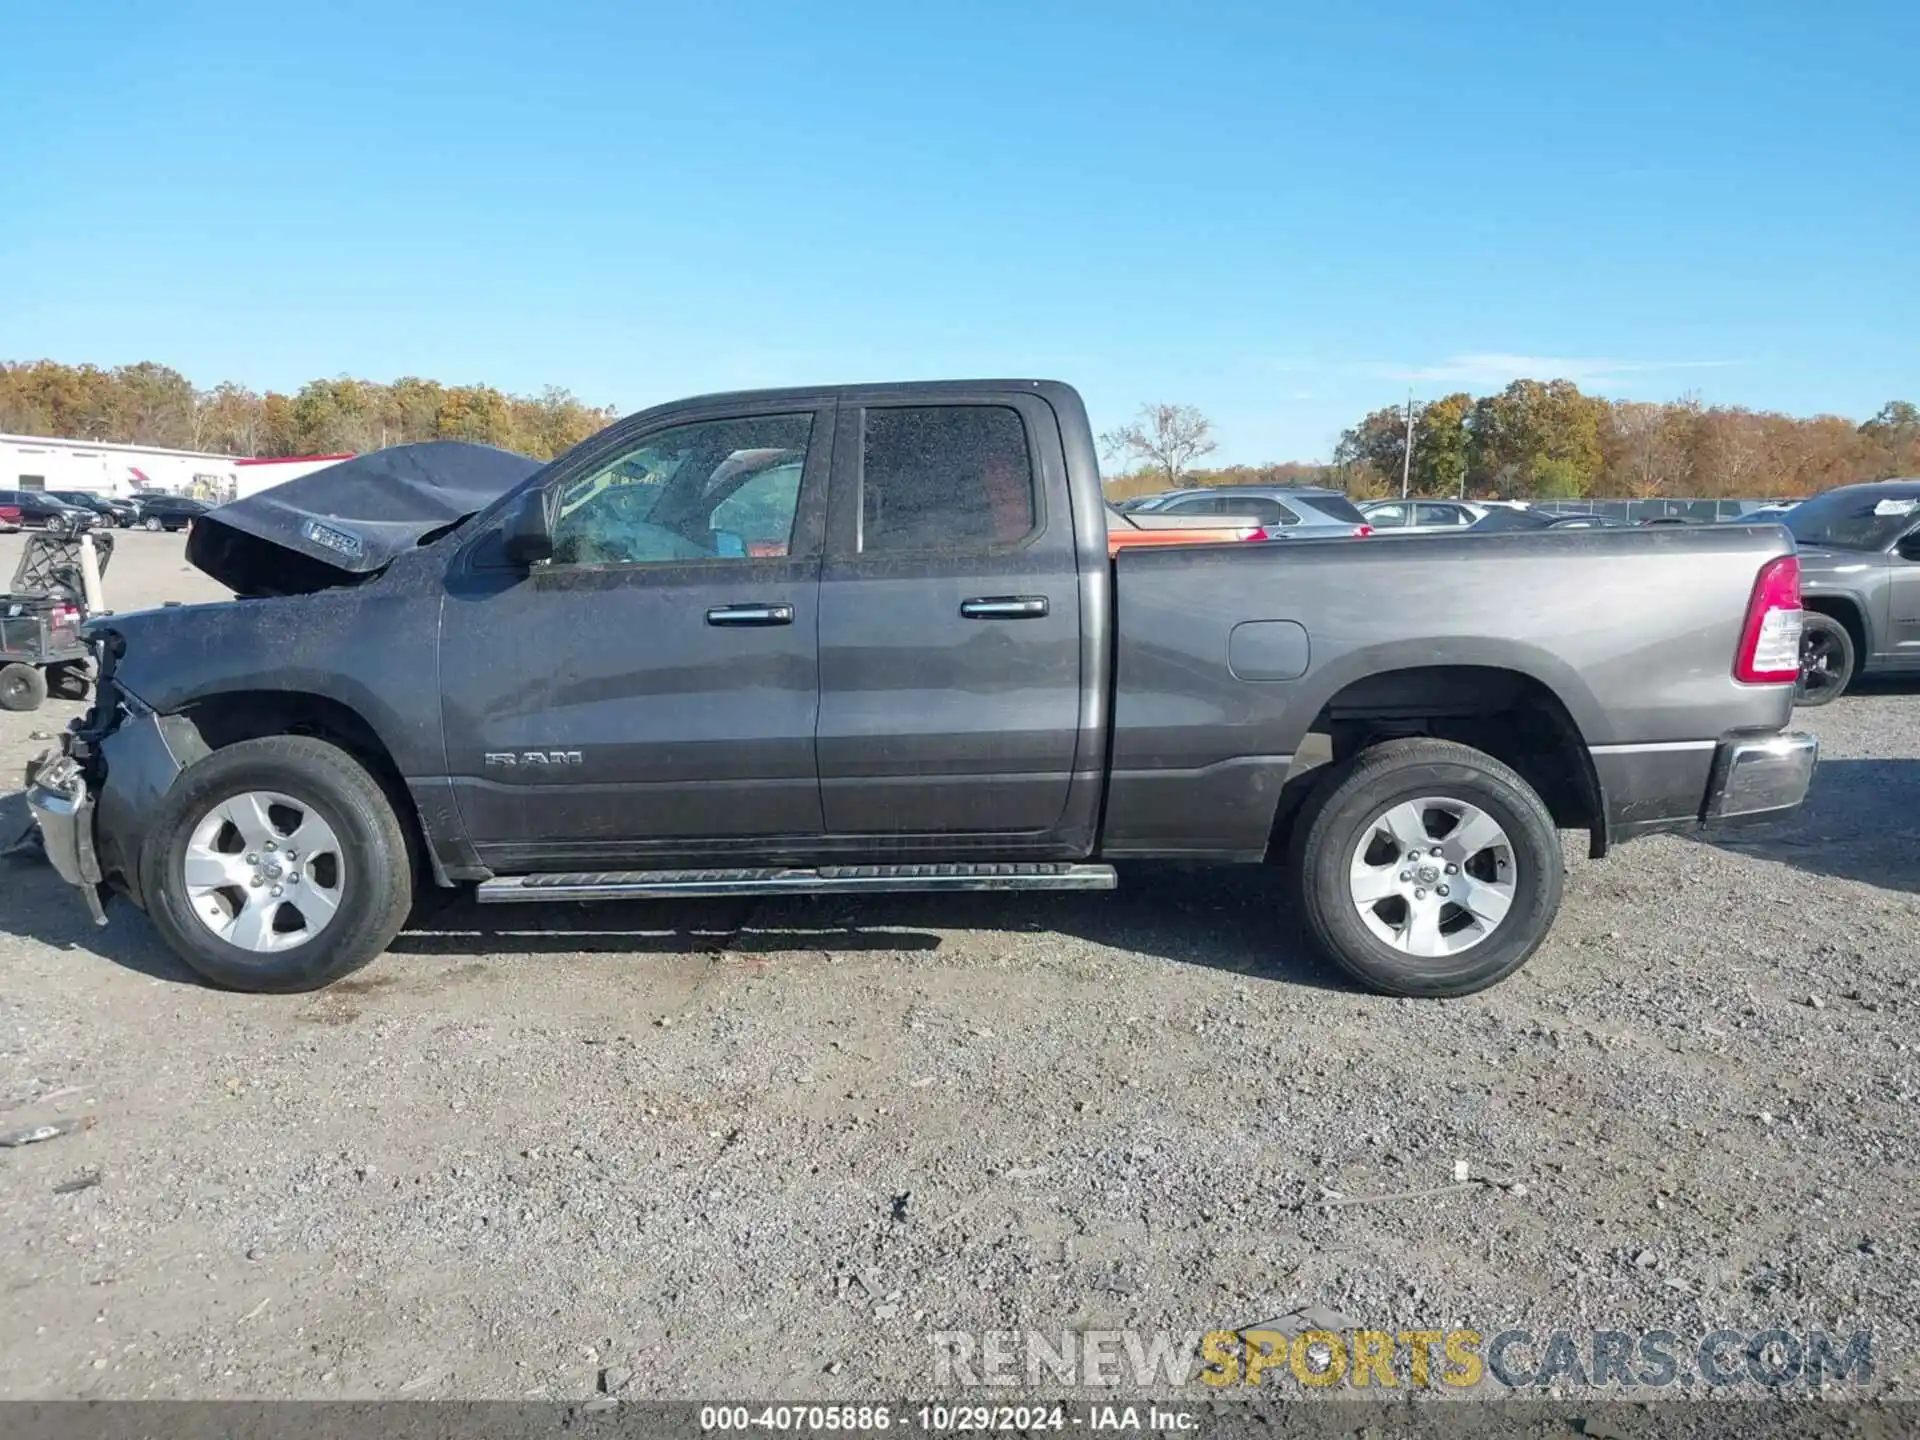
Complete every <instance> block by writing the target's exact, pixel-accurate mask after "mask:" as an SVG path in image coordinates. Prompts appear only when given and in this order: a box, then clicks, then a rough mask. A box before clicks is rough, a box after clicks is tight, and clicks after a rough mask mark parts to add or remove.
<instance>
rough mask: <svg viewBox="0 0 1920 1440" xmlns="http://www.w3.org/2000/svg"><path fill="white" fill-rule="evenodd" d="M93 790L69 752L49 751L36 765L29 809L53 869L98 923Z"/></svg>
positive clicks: (101, 919)
mask: <svg viewBox="0 0 1920 1440" xmlns="http://www.w3.org/2000/svg"><path fill="white" fill-rule="evenodd" d="M93 804H94V800H93V795H92V793H91V792H90V791H89V790H88V789H87V779H86V776H85V775H83V774H82V773H81V770H80V766H79V763H78V762H77V761H75V760H74V759H73V758H72V757H71V756H68V755H63V754H58V753H54V752H50V753H48V754H47V755H44V756H42V757H41V759H40V760H39V761H38V762H37V763H36V764H35V766H34V776H33V784H32V785H30V786H28V787H27V809H28V810H30V811H31V812H32V814H33V820H34V823H35V824H36V825H38V826H39V827H40V843H41V845H42V846H43V847H44V848H45V850H46V852H47V860H48V861H49V862H50V863H51V864H52V866H53V868H54V870H55V872H56V873H57V874H58V875H59V876H60V878H61V879H62V880H64V881H66V882H67V883H68V884H69V885H73V886H77V887H78V888H79V890H80V894H81V896H82V897H83V898H84V899H85V900H86V902H87V909H88V910H89V911H90V912H91V913H92V915H93V922H94V924H96V925H104V924H106V923H107V912H106V907H105V906H104V905H103V904H102V903H101V898H100V881H101V875H100V857H99V855H98V854H97V853H96V852H95V850H94V848H93Z"/></svg>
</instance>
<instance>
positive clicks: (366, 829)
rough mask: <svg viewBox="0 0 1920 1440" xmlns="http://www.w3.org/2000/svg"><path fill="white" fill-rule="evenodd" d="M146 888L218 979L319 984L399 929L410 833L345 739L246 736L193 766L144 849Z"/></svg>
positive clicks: (172, 940) (195, 957)
mask: <svg viewBox="0 0 1920 1440" xmlns="http://www.w3.org/2000/svg"><path fill="white" fill-rule="evenodd" d="M141 891H142V893H143V894H144V896H145V897H146V901H147V909H148V912H149V913H150V914H151V915H152V917H153V922H154V924H155V926H156V927H157V928H158V929H159V931H160V933H161V935H162V936H163V937H164V938H165V940H166V942H167V944H168V945H169V946H170V947H171V948H172V950H173V952H174V953H175V954H176V955H178V956H180V958H181V959H183V960H185V961H186V962H187V964H189V965H191V966H192V967H193V968H194V969H195V970H197V971H198V972H199V973H200V974H201V975H203V976H205V977H206V978H207V979H208V980H211V981H212V982H213V983H214V984H216V985H224V986H227V987H229V988H231V989H235V990H255V991H274V992H286V991H294V990H315V989H318V988H320V987H321V986H323V985H328V984H331V983H332V982H333V981H335V980H338V979H339V978H341V977H342V976H343V975H347V974H349V973H351V972H352V971H355V970H358V969H359V968H360V967H361V966H363V965H365V964H367V963H368V962H369V961H370V960H372V959H374V958H375V957H376V956H377V955H379V954H380V952H381V951H383V950H385V949H386V948H387V944H388V942H389V941H391V940H392V939H393V937H394V936H395V935H396V934H397V933H399V930H400V927H401V925H402V924H403V923H404V922H405V920H406V917H407V910H408V907H409V906H410V905H411V903H412V900H413V874H412V867H411V863H410V861H409V857H408V850H407V839H406V834H405V832H404V831H403V830H402V829H401V827H400V822H399V820H398V818H397V817H396V816H395V815H394V811H393V806H392V804H391V803H390V802H389V801H388V799H387V796H386V792H385V791H384V790H383V789H382V788H381V786H380V783H379V782H378V781H377V780H375V779H374V778H373V776H371V775H369V774H368V773H367V771H366V770H365V768H363V767H362V766H361V765H360V764H359V763H358V762H357V761H355V760H354V759H353V757H352V756H350V755H348V754H347V753H346V752H345V751H343V750H341V749H339V748H338V747H336V746H333V745H329V744H326V743H325V742H323V741H319V740H313V739H308V738H306V737H304V736H278V737H275V738H272V739H266V740H247V741H242V742H241V743H240V744H237V745H231V746H228V747H227V748H226V749H224V750H216V751H215V752H214V753H213V754H212V755H210V756H208V757H207V758H206V759H204V760H202V761H200V762H199V763H198V764H196V765H194V766H192V767H191V768H190V769H188V770H187V772H186V773H185V774H184V775H182V776H181V777H180V779H179V780H178V781H177V782H176V783H175V784H174V787H173V789H172V790H171V791H169V792H168V794H167V798H166V800H165V801H164V802H163V803H162V806H161V812H160V817H159V819H158V821H157V822H156V823H155V825H154V828H153V831H152V833H151V834H150V836H149V837H148V839H147V842H146V846H145V849H144V850H143V851H142V854H141Z"/></svg>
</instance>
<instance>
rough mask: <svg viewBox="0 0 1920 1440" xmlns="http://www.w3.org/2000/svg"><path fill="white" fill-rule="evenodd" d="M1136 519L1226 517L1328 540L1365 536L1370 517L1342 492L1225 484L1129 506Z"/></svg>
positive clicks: (1276, 533) (1279, 533)
mask: <svg viewBox="0 0 1920 1440" xmlns="http://www.w3.org/2000/svg"><path fill="white" fill-rule="evenodd" d="M1125 508H1126V511H1127V513H1128V514H1133V515H1142V514H1144V515H1220V516H1233V517H1234V518H1236V519H1239V518H1245V519H1250V520H1253V521H1256V522H1257V523H1258V524H1259V525H1260V526H1261V528H1262V529H1264V530H1265V531H1266V532H1267V534H1268V535H1269V537H1271V538H1275V539H1278V538H1281V537H1285V538H1288V539H1300V540H1306V539H1325V538H1326V537H1328V536H1334V535H1364V534H1365V533H1367V517H1366V516H1364V515H1362V514H1361V513H1360V512H1359V511H1358V510H1356V509H1355V508H1354V505H1353V502H1352V501H1351V500H1349V499H1347V497H1346V496H1344V495H1342V494H1341V493H1340V492H1339V491H1338V490H1318V489H1308V488H1305V487H1301V488H1295V487H1293V486H1290V485H1223V486H1220V487H1219V488H1217V489H1212V490H1170V491H1168V492H1167V493H1166V494H1164V495H1149V496H1147V497H1146V498H1145V499H1144V500H1138V501H1132V502H1129V503H1128V504H1127V505H1126V507H1125Z"/></svg>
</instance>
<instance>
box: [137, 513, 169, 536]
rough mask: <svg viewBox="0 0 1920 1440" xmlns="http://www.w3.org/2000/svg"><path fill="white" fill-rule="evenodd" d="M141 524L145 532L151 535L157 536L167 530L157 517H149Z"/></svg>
mask: <svg viewBox="0 0 1920 1440" xmlns="http://www.w3.org/2000/svg"><path fill="white" fill-rule="evenodd" d="M141 523H142V524H143V525H144V526H145V527H146V529H147V532H148V533H149V534H152V535H158V534H159V533H160V532H161V531H162V530H164V529H166V528H167V527H166V524H165V523H164V522H163V521H162V520H161V519H160V517H159V516H158V515H149V516H148V517H147V518H146V519H145V520H144V521H142V522H141Z"/></svg>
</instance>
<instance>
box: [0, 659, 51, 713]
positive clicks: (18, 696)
mask: <svg viewBox="0 0 1920 1440" xmlns="http://www.w3.org/2000/svg"><path fill="white" fill-rule="evenodd" d="M46 700H47V677H46V672H45V671H43V670H41V669H40V668H39V667H38V666H36V665H19V664H15V665H0V710H38V709H39V708H40V707H41V706H42V705H44V704H45V703H46Z"/></svg>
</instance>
